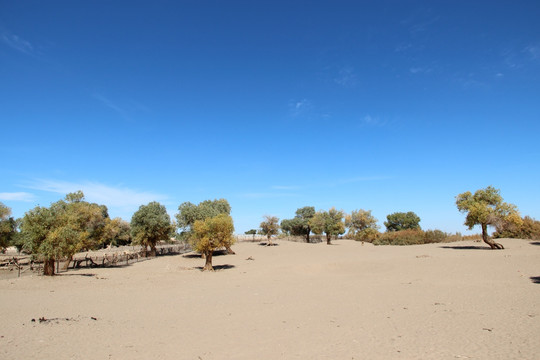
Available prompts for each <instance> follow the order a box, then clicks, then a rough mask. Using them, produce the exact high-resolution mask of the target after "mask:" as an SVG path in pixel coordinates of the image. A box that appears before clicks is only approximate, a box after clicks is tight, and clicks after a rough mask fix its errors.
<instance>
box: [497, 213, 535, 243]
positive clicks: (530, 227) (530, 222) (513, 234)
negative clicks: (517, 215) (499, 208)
mask: <svg viewBox="0 0 540 360" xmlns="http://www.w3.org/2000/svg"><path fill="white" fill-rule="evenodd" d="M521 220H522V223H521V224H516V223H512V222H503V223H502V224H499V225H497V231H495V232H494V233H493V237H494V238H514V239H529V240H540V221H538V220H535V219H533V218H532V217H530V216H525V217H523V218H522V219H521Z"/></svg>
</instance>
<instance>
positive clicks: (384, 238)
mask: <svg viewBox="0 0 540 360" xmlns="http://www.w3.org/2000/svg"><path fill="white" fill-rule="evenodd" d="M456 206H457V208H458V210H459V211H460V212H462V213H464V214H466V219H465V225H467V226H468V227H469V229H473V227H474V226H476V225H480V228H481V230H482V238H483V240H484V242H485V243H487V244H488V245H489V246H490V247H491V248H493V249H503V246H502V245H501V244H499V243H497V242H495V241H494V240H493V239H492V238H491V237H490V236H489V235H488V232H487V229H488V226H491V227H495V229H496V231H495V233H494V237H495V238H496V237H503V236H505V237H526V238H531V239H535V238H540V222H539V221H536V220H534V219H532V218H530V217H525V218H521V216H520V215H519V212H518V210H517V207H516V206H515V205H513V204H509V203H505V202H504V201H503V199H502V197H501V195H500V190H498V189H495V188H493V187H491V186H488V187H487V188H485V189H480V190H478V191H476V192H475V193H474V194H472V193H471V192H469V191H467V192H464V193H462V194H459V195H458V196H456ZM230 212H231V206H230V204H229V203H228V201H227V200H225V199H219V200H205V201H203V202H201V203H199V204H197V205H195V204H193V203H190V202H184V203H182V204H181V205H180V206H179V207H178V213H177V214H176V215H175V220H176V221H172V220H171V218H170V216H169V215H168V213H167V211H166V208H165V206H163V205H161V204H159V203H158V202H150V203H149V204H147V205H141V206H140V207H139V209H138V210H137V211H136V212H135V213H134V214H133V216H132V218H131V222H127V221H124V220H122V219H120V218H114V219H111V218H110V217H109V214H108V209H107V207H106V206H105V205H99V204H95V203H89V202H87V201H85V199H84V194H83V193H82V191H77V192H74V193H69V194H67V195H66V196H65V198H64V199H62V200H59V201H57V202H54V203H52V204H51V205H50V206H49V207H41V206H36V207H35V208H33V209H31V210H30V211H28V212H26V213H25V215H24V216H23V217H22V218H20V219H14V218H13V217H12V216H11V209H9V208H8V207H7V206H5V205H4V204H2V203H0V251H5V249H6V248H7V247H8V246H16V247H17V249H18V250H19V251H24V252H27V253H31V254H34V255H38V256H40V257H41V258H42V259H43V261H44V274H45V275H54V264H55V261H58V260H59V259H62V258H67V259H72V257H73V255H74V254H75V253H77V252H79V251H88V250H94V249H98V248H102V247H105V246H118V245H127V244H132V245H140V246H142V248H143V251H144V254H145V255H147V256H154V255H155V254H156V244H157V243H158V242H160V241H170V239H171V238H173V237H176V238H178V239H180V240H183V241H186V242H189V243H190V244H191V246H192V248H193V249H194V250H195V251H198V252H200V253H201V254H202V255H203V256H204V258H205V259H206V260H205V266H204V268H203V270H212V269H213V267H212V254H213V252H214V250H216V249H219V248H224V249H225V250H226V251H227V253H229V254H234V251H233V250H232V249H231V246H232V245H233V244H234V237H233V233H234V224H233V219H232V218H231V216H230ZM377 222H378V220H377V219H376V218H375V217H374V216H373V215H372V214H371V210H363V209H359V210H354V211H352V212H351V213H350V214H346V213H345V212H343V211H342V210H337V209H335V208H331V209H329V210H319V211H315V208H314V207H313V206H305V207H302V208H299V209H297V210H296V213H295V216H294V217H293V218H291V219H284V220H282V221H281V222H280V221H279V219H278V218H277V217H275V216H269V215H267V216H265V217H264V219H263V221H262V222H261V223H260V227H259V229H258V230H257V229H252V230H250V231H247V232H246V234H255V233H259V234H262V235H266V236H267V239H268V242H267V244H268V245H272V237H273V236H274V235H277V234H278V233H279V232H280V231H281V232H282V233H283V234H286V235H292V236H303V237H305V241H306V242H308V243H309V242H310V234H316V235H324V236H325V237H326V242H327V244H331V240H332V238H335V237H337V236H339V235H343V234H345V232H346V230H348V231H347V235H346V236H347V237H348V238H351V239H355V240H359V241H367V242H374V243H376V242H378V243H379V244H385V243H389V244H392V243H399V241H396V239H398V240H400V241H402V240H403V239H406V238H412V239H413V240H412V241H413V242H411V241H409V240H407V241H405V242H404V243H414V241H419V240H418V238H419V237H421V241H423V242H424V243H425V242H437V241H440V239H441V238H443V237H444V236H446V235H445V234H444V233H443V232H441V231H439V230H433V231H432V230H428V231H423V230H422V229H421V228H420V217H419V216H418V215H416V214H415V213H414V212H412V211H409V212H395V213H392V214H389V215H388V216H387V217H386V221H385V222H384V225H385V227H386V232H385V233H381V232H379V226H378V225H377ZM416 243H418V242H416ZM68 264H69V262H68Z"/></svg>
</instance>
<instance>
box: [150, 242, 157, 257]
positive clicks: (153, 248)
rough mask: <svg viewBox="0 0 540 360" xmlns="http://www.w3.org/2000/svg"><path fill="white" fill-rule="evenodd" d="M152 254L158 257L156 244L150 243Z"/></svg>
mask: <svg viewBox="0 0 540 360" xmlns="http://www.w3.org/2000/svg"><path fill="white" fill-rule="evenodd" d="M150 256H151V257H156V244H150Z"/></svg>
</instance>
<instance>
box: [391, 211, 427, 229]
mask: <svg viewBox="0 0 540 360" xmlns="http://www.w3.org/2000/svg"><path fill="white" fill-rule="evenodd" d="M386 220H387V221H385V222H384V226H386V231H400V230H412V229H420V224H419V223H420V218H419V217H418V215H416V214H415V213H414V212H412V211H409V212H406V213H405V212H395V213H393V214H390V215H388V216H386Z"/></svg>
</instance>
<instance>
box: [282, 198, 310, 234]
mask: <svg viewBox="0 0 540 360" xmlns="http://www.w3.org/2000/svg"><path fill="white" fill-rule="evenodd" d="M313 216H315V208H314V207H313V206H304V207H303V208H299V209H297V210H296V216H295V217H294V218H292V219H284V220H282V221H281V230H282V231H283V232H285V233H287V234H289V235H294V236H305V237H306V242H307V243H309V235H310V233H311V225H310V223H309V221H310V220H311V219H312V218H313Z"/></svg>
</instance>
